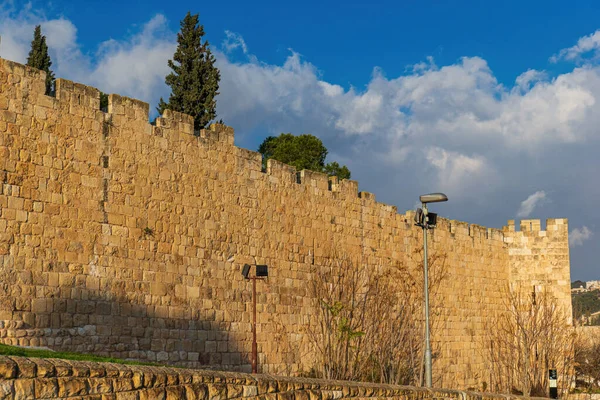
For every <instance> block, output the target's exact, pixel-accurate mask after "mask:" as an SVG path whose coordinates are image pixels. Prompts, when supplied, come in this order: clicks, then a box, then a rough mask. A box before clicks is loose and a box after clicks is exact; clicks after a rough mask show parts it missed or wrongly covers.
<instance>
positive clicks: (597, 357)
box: [575, 327, 600, 393]
mask: <svg viewBox="0 0 600 400" xmlns="http://www.w3.org/2000/svg"><path fill="white" fill-rule="evenodd" d="M580 329H581V327H580ZM584 329H585V328H584ZM575 382H576V386H577V389H579V390H582V391H584V392H587V393H598V391H600V338H597V337H595V338H593V339H592V338H590V337H586V335H583V334H581V335H578V337H577V342H576V345H575Z"/></svg>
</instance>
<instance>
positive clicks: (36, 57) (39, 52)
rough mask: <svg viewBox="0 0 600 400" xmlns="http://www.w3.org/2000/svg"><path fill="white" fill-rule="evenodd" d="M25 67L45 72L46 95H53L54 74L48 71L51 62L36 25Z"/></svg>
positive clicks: (44, 42) (44, 40)
mask: <svg viewBox="0 0 600 400" xmlns="http://www.w3.org/2000/svg"><path fill="white" fill-rule="evenodd" d="M27 65H28V66H30V67H33V68H37V69H40V70H42V71H46V94H47V95H53V94H54V80H55V79H54V73H53V72H52V70H51V69H50V67H51V66H52V61H51V60H50V55H48V45H47V44H46V36H43V35H42V28H41V27H40V26H39V25H38V26H36V27H35V31H34V32H33V41H32V42H31V50H30V51H29V57H27Z"/></svg>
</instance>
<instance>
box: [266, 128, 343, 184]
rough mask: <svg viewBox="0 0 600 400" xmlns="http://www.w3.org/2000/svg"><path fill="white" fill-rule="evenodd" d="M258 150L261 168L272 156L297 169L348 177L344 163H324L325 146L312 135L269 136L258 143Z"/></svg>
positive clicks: (287, 134)
mask: <svg viewBox="0 0 600 400" xmlns="http://www.w3.org/2000/svg"><path fill="white" fill-rule="evenodd" d="M258 152H259V153H261V154H262V156H263V168H266V163H267V160H269V159H271V158H272V159H274V160H277V161H281V162H282V163H285V164H288V165H291V166H293V167H295V168H296V169H297V170H303V169H307V170H311V171H316V172H324V173H326V174H327V175H329V176H337V177H338V178H339V179H350V170H349V169H348V167H346V166H345V165H344V166H340V164H339V163H337V162H331V163H328V164H325V158H326V157H327V153H328V151H327V148H326V147H325V146H324V145H323V142H322V141H321V139H319V138H318V137H316V136H313V135H309V134H304V135H298V136H295V135H292V134H291V133H282V134H281V135H279V136H269V137H267V138H266V139H265V140H264V141H263V142H262V143H261V144H260V146H259V147H258Z"/></svg>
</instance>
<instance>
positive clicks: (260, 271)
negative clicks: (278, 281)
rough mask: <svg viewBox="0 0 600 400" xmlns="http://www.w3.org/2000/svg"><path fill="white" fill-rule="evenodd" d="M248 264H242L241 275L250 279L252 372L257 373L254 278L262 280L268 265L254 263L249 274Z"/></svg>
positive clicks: (266, 274) (266, 273)
mask: <svg viewBox="0 0 600 400" xmlns="http://www.w3.org/2000/svg"><path fill="white" fill-rule="evenodd" d="M250 267H251V266H250V265H248V264H244V267H243V268H242V275H243V276H244V279H250V280H252V359H251V360H250V362H251V364H252V373H253V374H256V373H258V346H257V344H256V280H257V279H258V280H263V279H265V278H266V277H268V276H269V267H267V266H266V265H255V266H254V267H255V268H254V271H255V272H254V275H252V276H250Z"/></svg>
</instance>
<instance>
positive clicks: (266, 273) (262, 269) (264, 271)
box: [256, 265, 269, 276]
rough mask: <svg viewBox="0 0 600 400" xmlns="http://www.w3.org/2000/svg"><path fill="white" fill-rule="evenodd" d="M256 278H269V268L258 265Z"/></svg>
mask: <svg viewBox="0 0 600 400" xmlns="http://www.w3.org/2000/svg"><path fill="white" fill-rule="evenodd" d="M256 276H269V267H268V266H266V265H257V266H256Z"/></svg>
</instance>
